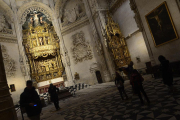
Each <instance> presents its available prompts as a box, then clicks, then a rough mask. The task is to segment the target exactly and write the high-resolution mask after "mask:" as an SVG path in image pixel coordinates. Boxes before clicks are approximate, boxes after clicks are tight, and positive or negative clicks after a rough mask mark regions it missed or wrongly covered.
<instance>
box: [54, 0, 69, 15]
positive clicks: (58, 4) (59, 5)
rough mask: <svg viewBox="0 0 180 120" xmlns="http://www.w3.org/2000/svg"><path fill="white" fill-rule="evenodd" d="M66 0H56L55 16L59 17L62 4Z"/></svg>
mask: <svg viewBox="0 0 180 120" xmlns="http://www.w3.org/2000/svg"><path fill="white" fill-rule="evenodd" d="M67 1H68V0H58V1H57V2H56V4H55V13H56V16H57V18H59V17H60V18H61V17H62V13H63V11H62V10H63V8H64V5H65V4H66V3H67Z"/></svg>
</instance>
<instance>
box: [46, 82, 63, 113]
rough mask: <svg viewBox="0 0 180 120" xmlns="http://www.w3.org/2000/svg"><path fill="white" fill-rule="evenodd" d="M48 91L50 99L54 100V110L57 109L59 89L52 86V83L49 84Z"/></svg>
mask: <svg viewBox="0 0 180 120" xmlns="http://www.w3.org/2000/svg"><path fill="white" fill-rule="evenodd" d="M48 92H49V94H50V96H51V101H52V102H54V106H55V108H56V110H59V109H60V107H59V99H58V94H57V92H59V89H58V88H56V86H53V84H50V86H49V90H48Z"/></svg>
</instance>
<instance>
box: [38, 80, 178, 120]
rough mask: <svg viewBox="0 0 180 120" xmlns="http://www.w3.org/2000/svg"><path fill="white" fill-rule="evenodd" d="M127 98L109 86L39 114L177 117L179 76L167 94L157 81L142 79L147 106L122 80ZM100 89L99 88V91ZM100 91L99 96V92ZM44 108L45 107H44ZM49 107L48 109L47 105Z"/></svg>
mask: <svg viewBox="0 0 180 120" xmlns="http://www.w3.org/2000/svg"><path fill="white" fill-rule="evenodd" d="M126 84H127V85H126V92H127V94H128V96H129V97H130V99H129V100H125V101H122V100H121V98H120V95H119V93H118V91H117V89H116V88H115V87H114V86H112V85H113V84H111V87H109V88H106V87H105V88H106V89H104V93H102V92H101V93H100V94H101V96H100V97H99V96H98V95H96V96H94V97H95V98H93V97H92V99H89V100H87V99H85V100H84V103H83V99H82V98H81V99H82V101H79V102H78V101H76V102H77V104H73V105H71V106H69V107H67V106H66V109H65V107H62V110H60V111H57V112H51V114H50V113H49V114H46V116H45V115H43V116H42V117H41V118H42V120H180V92H179V91H180V78H178V79H175V80H174V87H175V88H176V92H175V93H173V94H172V93H170V92H169V90H168V87H167V86H165V85H164V84H162V82H161V80H154V79H152V78H151V79H148V80H146V81H144V85H143V86H144V89H145V91H146V93H147V95H148V97H149V99H150V101H151V104H150V105H147V104H146V103H145V104H144V105H141V104H140V101H139V98H138V96H136V95H132V90H131V86H129V85H128V83H126ZM101 91H103V89H102V90H101ZM102 94H103V95H102ZM46 109H47V110H49V109H48V107H47V108H46ZM51 110H52V108H51Z"/></svg>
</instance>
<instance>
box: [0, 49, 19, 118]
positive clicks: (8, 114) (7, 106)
mask: <svg viewBox="0 0 180 120" xmlns="http://www.w3.org/2000/svg"><path fill="white" fill-rule="evenodd" d="M0 120H17V115H16V112H15V108H14V104H13V101H12V98H11V96H10V93H9V87H8V85H7V80H6V74H5V69H4V63H3V57H2V53H1V46H0Z"/></svg>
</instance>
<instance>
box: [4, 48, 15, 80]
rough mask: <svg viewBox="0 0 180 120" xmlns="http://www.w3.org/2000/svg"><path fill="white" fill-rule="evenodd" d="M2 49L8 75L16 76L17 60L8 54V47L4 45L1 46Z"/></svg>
mask: <svg viewBox="0 0 180 120" xmlns="http://www.w3.org/2000/svg"><path fill="white" fill-rule="evenodd" d="M1 49H2V55H3V61H4V66H5V71H6V76H7V77H15V73H16V65H15V60H13V59H12V58H11V57H10V56H9V55H8V52H7V49H6V47H5V46H4V45H2V46H1Z"/></svg>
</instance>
